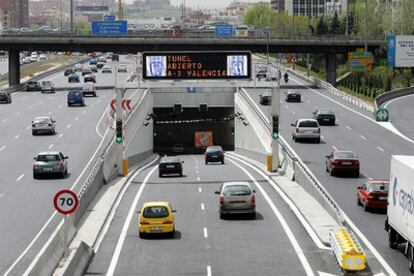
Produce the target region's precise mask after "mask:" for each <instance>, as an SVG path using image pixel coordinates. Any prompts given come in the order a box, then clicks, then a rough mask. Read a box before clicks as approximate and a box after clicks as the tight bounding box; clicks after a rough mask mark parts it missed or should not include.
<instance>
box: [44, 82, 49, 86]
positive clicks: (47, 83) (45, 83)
mask: <svg viewBox="0 0 414 276" xmlns="http://www.w3.org/2000/svg"><path fill="white" fill-rule="evenodd" d="M42 85H43V86H46V85H50V81H43V82H42Z"/></svg>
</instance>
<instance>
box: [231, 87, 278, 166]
mask: <svg viewBox="0 0 414 276" xmlns="http://www.w3.org/2000/svg"><path fill="white" fill-rule="evenodd" d="M234 104H235V113H236V114H237V113H241V115H240V116H238V117H236V118H235V122H234V132H235V133H234V134H235V144H234V147H235V152H236V153H238V154H242V155H245V156H248V157H250V158H252V159H255V160H257V161H259V162H261V163H263V164H267V155H268V154H270V153H271V148H270V145H271V137H270V129H269V126H268V125H267V124H266V119H265V118H264V117H263V116H262V114H260V113H258V111H257V109H256V108H255V107H254V106H252V104H253V105H254V103H253V101H251V100H250V99H249V98H248V95H247V93H245V91H244V90H243V89H241V90H239V92H238V93H236V94H235V100H234ZM243 119H244V120H243ZM246 124H247V125H246Z"/></svg>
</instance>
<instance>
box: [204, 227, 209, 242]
mask: <svg viewBox="0 0 414 276" xmlns="http://www.w3.org/2000/svg"><path fill="white" fill-rule="evenodd" d="M203 231H204V238H206V239H207V238H208V233H207V228H206V227H204V229H203Z"/></svg>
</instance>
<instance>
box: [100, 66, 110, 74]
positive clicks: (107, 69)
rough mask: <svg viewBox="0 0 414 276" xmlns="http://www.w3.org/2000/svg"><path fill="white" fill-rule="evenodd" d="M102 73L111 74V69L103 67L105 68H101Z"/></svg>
mask: <svg viewBox="0 0 414 276" xmlns="http://www.w3.org/2000/svg"><path fill="white" fill-rule="evenodd" d="M102 73H112V68H111V66H109V65H105V66H104V67H103V68H102Z"/></svg>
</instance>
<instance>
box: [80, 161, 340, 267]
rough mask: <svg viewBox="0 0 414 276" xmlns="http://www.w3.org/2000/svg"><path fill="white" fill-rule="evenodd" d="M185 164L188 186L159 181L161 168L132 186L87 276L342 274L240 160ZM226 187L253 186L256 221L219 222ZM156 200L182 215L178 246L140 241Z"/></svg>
mask: <svg viewBox="0 0 414 276" xmlns="http://www.w3.org/2000/svg"><path fill="white" fill-rule="evenodd" d="M181 158H182V160H184V161H185V163H184V176H183V177H182V178H180V177H163V178H159V177H158V170H157V165H156V164H155V165H151V166H149V167H148V168H147V169H145V170H143V171H142V172H141V173H139V174H138V175H137V176H135V177H134V178H133V180H132V182H131V183H130V184H129V186H128V188H127V190H126V192H125V194H124V196H123V198H122V199H121V203H120V205H119V206H118V208H117V210H116V213H115V215H114V218H113V221H112V223H111V226H110V227H109V229H108V232H107V233H106V235H105V237H104V239H103V241H102V243H101V244H99V245H98V247H99V250H98V252H97V253H96V255H95V257H94V259H93V261H92V263H91V264H90V266H89V268H88V271H87V274H90V275H97V274H106V275H252V274H259V275H275V273H276V271H277V275H317V272H318V271H324V272H327V273H335V272H336V271H337V264H336V263H335V261H334V258H333V255H332V253H331V252H330V251H329V250H324V249H319V248H318V247H317V246H316V245H315V244H314V243H313V241H312V240H311V238H310V237H309V235H308V234H307V233H306V231H305V229H304V227H303V226H302V225H301V224H300V222H299V220H298V219H297V218H296V217H295V216H294V214H293V212H292V211H291V210H290V208H289V207H288V205H287V204H286V203H285V202H284V201H283V199H282V198H281V197H280V196H279V194H278V193H277V192H276V191H275V190H274V189H273V188H271V187H270V185H269V184H268V183H267V181H266V180H264V179H263V177H262V176H261V175H259V174H258V173H257V172H256V171H254V170H252V169H251V168H249V167H247V166H245V165H243V164H241V163H240V162H238V161H235V159H233V158H227V159H226V162H225V164H224V165H219V164H210V165H205V164H204V157H203V155H184V156H181ZM225 181H249V182H250V183H252V185H253V187H254V188H255V189H256V197H257V218H256V219H255V220H251V219H248V218H245V217H240V216H238V217H233V218H230V219H225V220H221V219H220V218H219V214H218V196H217V195H215V194H214V191H215V190H217V189H219V186H220V184H221V183H222V182H225ZM157 200H166V201H169V202H170V203H171V205H172V207H173V208H174V209H176V210H177V213H176V223H177V224H176V231H177V232H176V235H175V238H173V239H169V238H164V237H162V236H161V237H160V236H158V237H148V238H146V239H140V238H139V237H138V213H137V211H139V210H140V208H141V207H142V204H143V203H144V202H147V201H157ZM135 203H136V204H135ZM271 206H272V207H271ZM278 213H279V214H280V216H281V217H282V219H280V217H278V216H277V214H278ZM286 227H288V229H290V231H291V232H289V231H286ZM292 240H295V241H296V242H297V246H298V247H294V246H293V243H292Z"/></svg>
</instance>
